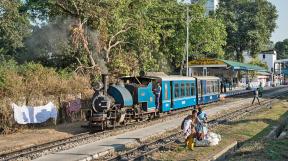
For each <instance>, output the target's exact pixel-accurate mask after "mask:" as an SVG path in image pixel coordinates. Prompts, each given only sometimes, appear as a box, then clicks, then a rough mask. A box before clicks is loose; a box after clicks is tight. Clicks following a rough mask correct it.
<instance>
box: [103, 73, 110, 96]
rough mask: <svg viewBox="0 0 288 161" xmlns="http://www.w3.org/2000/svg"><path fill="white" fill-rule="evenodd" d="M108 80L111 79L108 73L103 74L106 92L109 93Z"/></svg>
mask: <svg viewBox="0 0 288 161" xmlns="http://www.w3.org/2000/svg"><path fill="white" fill-rule="evenodd" d="M108 81H109V77H108V74H102V82H103V84H104V94H105V95H106V94H107V90H108Z"/></svg>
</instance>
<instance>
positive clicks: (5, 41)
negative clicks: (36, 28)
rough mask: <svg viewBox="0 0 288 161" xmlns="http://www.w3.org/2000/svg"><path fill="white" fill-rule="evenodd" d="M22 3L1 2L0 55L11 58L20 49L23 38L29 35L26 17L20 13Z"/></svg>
mask: <svg viewBox="0 0 288 161" xmlns="http://www.w3.org/2000/svg"><path fill="white" fill-rule="evenodd" d="M22 7H23V4H22V1H20V0H13V1H11V0H1V3H0V55H5V56H7V55H9V56H13V55H14V54H15V53H16V51H17V49H19V48H22V47H23V46H24V45H23V41H22V40H23V38H25V37H26V36H27V35H28V34H29V26H30V25H29V21H28V16H27V14H26V13H25V12H24V13H23V12H22Z"/></svg>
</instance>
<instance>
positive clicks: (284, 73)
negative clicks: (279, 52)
mask: <svg viewBox="0 0 288 161" xmlns="http://www.w3.org/2000/svg"><path fill="white" fill-rule="evenodd" d="M274 68H275V70H274V81H275V82H276V83H278V84H288V59H280V60H276V61H275V64H274Z"/></svg>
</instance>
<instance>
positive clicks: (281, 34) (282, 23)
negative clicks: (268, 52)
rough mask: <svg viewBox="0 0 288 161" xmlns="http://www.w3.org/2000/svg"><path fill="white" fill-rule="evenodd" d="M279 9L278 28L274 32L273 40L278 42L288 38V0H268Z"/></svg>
mask: <svg viewBox="0 0 288 161" xmlns="http://www.w3.org/2000/svg"><path fill="white" fill-rule="evenodd" d="M268 1H269V2H271V3H272V4H274V5H275V6H276V8H277V11H278V20H277V28H276V29H275V31H274V32H273V33H272V37H271V40H272V41H273V42H274V43H276V42H277V41H283V40H284V39H288V10H287V7H288V0H268Z"/></svg>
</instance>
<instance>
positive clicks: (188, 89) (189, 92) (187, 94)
mask: <svg viewBox="0 0 288 161" xmlns="http://www.w3.org/2000/svg"><path fill="white" fill-rule="evenodd" d="M186 96H191V87H190V83H186Z"/></svg>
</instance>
